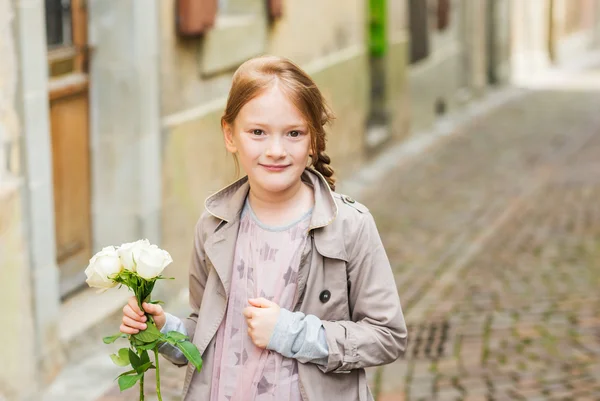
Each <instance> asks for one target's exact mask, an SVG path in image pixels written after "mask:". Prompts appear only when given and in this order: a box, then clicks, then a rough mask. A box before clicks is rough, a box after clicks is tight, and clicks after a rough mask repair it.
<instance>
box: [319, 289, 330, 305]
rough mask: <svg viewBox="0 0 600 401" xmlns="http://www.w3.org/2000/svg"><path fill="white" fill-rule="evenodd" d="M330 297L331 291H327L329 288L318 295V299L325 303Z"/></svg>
mask: <svg viewBox="0 0 600 401" xmlns="http://www.w3.org/2000/svg"><path fill="white" fill-rule="evenodd" d="M330 298H331V292H329V290H325V291H323V292H322V293H321V295H319V299H320V300H321V302H323V303H326V302H327V301H329V299H330Z"/></svg>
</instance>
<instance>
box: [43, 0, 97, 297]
mask: <svg viewBox="0 0 600 401" xmlns="http://www.w3.org/2000/svg"><path fill="white" fill-rule="evenodd" d="M45 17H46V44H47V54H48V79H49V81H48V82H49V84H48V100H49V106H50V134H51V142H52V167H53V189H54V219H55V230H56V255H57V261H56V262H57V265H58V267H59V277H60V294H61V297H63V298H64V297H65V296H67V295H68V294H70V293H72V292H73V291H75V290H77V289H79V288H80V287H81V286H82V285H83V284H84V283H85V274H84V269H85V267H86V265H87V263H88V260H89V258H90V256H91V207H90V150H89V84H90V83H89V75H88V63H89V47H88V41H87V9H86V2H85V0H45Z"/></svg>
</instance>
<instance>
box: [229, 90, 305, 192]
mask: <svg viewBox="0 0 600 401" xmlns="http://www.w3.org/2000/svg"><path fill="white" fill-rule="evenodd" d="M223 131H224V135H225V145H226V147H227V150H228V151H229V152H231V153H234V154H235V153H237V155H238V158H239V161H240V164H241V165H242V167H243V169H244V171H245V172H246V174H248V178H249V180H250V185H252V186H255V188H256V187H258V188H260V189H261V190H262V191H265V192H270V193H274V194H275V193H281V192H283V191H286V190H287V189H290V188H291V187H293V186H294V185H299V184H300V176H301V175H302V172H303V171H304V168H305V167H306V166H307V163H308V158H309V153H310V134H309V132H308V126H307V124H306V121H305V119H304V117H303V116H302V114H301V113H300V111H298V109H297V108H296V106H294V104H293V103H291V102H290V100H289V99H288V98H287V96H286V95H285V94H284V93H283V92H282V91H281V90H280V89H279V88H278V87H277V85H275V86H273V87H272V88H269V89H267V90H266V91H264V92H263V93H261V94H260V95H258V96H257V97H255V98H254V99H252V100H250V101H249V102H248V103H246V104H245V105H244V106H243V107H242V109H241V110H240V112H239V113H238V115H237V118H236V119H235V121H234V124H233V126H231V125H229V124H225V125H224V127H223Z"/></svg>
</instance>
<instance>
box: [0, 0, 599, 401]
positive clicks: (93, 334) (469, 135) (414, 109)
mask: <svg viewBox="0 0 600 401" xmlns="http://www.w3.org/2000/svg"><path fill="white" fill-rule="evenodd" d="M599 49H600V0H219V1H217V0H118V1H117V0H45V1H41V0H0V303H1V305H2V307H1V309H2V316H1V318H0V322H1V334H0V338H1V339H2V341H1V343H2V347H0V362H1V363H0V400H2V401H5V400H11V401H12V400H45V401H50V400H52V401H53V400H61V401H64V400H77V401H87V400H89V401H111V400H112V401H116V400H131V399H137V398H136V396H137V393H136V390H135V389H134V390H129V391H128V392H124V393H119V391H118V387H117V384H116V382H114V381H113V379H114V378H115V377H116V376H117V375H118V374H119V373H121V369H119V368H117V367H114V366H113V365H112V362H111V361H110V359H109V357H108V354H109V352H110V351H112V348H111V346H106V345H104V344H103V343H102V341H101V338H102V337H103V336H105V335H110V334H114V333H115V332H117V331H118V325H119V317H120V311H121V308H122V306H123V304H124V303H125V302H126V299H127V297H128V296H129V294H128V293H127V292H126V291H125V290H124V289H123V290H111V291H108V292H106V293H104V294H101V295H98V294H96V293H95V291H93V290H90V289H88V288H86V285H85V282H84V280H85V275H84V274H83V270H84V268H85V267H86V265H87V263H88V259H89V258H90V257H91V255H92V254H94V253H95V252H97V251H98V250H100V249H101V248H102V247H103V246H107V245H113V244H114V245H118V244H121V243H123V242H130V241H134V240H137V239H139V238H148V239H150V241H151V242H154V243H157V244H159V245H160V246H161V247H162V248H164V249H167V250H168V251H169V252H170V253H171V255H172V256H173V259H174V261H175V262H174V263H173V265H172V266H171V267H169V272H168V275H170V276H173V277H175V278H176V280H174V281H168V282H161V283H160V284H159V285H158V286H157V287H158V288H157V290H156V291H155V293H156V297H157V298H160V299H162V300H164V301H166V303H167V306H166V309H167V310H169V311H171V312H173V313H180V314H182V315H183V314H185V313H187V269H188V262H189V260H190V254H191V250H192V240H193V230H194V225H195V223H196V220H197V219H198V217H199V216H200V214H201V213H202V210H203V202H204V199H205V198H206V197H207V196H208V195H210V194H211V193H213V192H214V191H216V190H218V189H220V188H222V187H224V186H225V185H227V184H228V183H229V182H231V181H232V180H233V178H234V163H233V160H232V159H231V157H228V155H227V154H226V151H225V149H224V146H223V142H222V139H221V134H220V117H221V114H222V111H223V108H224V105H225V100H226V96H227V92H228V89H229V85H230V82H231V77H232V74H233V71H235V69H236V68H237V66H239V65H240V64H241V63H242V62H243V61H245V60H247V59H248V58H250V57H253V56H257V55H260V54H265V53H270V54H276V55H281V56H285V57H289V58H290V59H292V60H293V61H295V62H296V63H298V64H299V65H300V66H302V67H303V68H304V69H305V70H306V71H307V72H309V73H310V74H311V76H312V77H313V78H314V79H315V80H316V82H317V83H318V85H319V87H320V88H321V90H322V91H323V92H324V94H325V96H326V97H327V99H328V100H329V102H330V104H331V106H332V108H333V110H334V111H335V113H336V115H337V120H336V121H335V124H334V125H333V127H332V128H331V130H330V135H329V142H328V153H329V154H330V156H331V158H332V166H333V168H334V169H335V171H336V173H337V177H338V179H339V185H338V190H339V191H340V192H343V193H345V194H348V195H351V196H353V197H356V198H358V199H359V200H360V201H361V202H362V203H365V204H366V205H367V206H368V207H369V208H371V211H372V213H373V215H374V216H375V218H376V220H377V224H378V226H379V228H380V230H381V235H382V237H383V240H384V242H385V245H386V249H387V251H388V254H389V257H390V260H391V262H392V266H393V268H394V273H395V275H396V282H397V285H398V290H399V293H400V298H401V300H402V302H403V308H404V311H405V314H406V320H407V323H408V325H409V328H410V331H409V349H408V352H407V353H406V355H405V356H404V357H403V358H402V359H400V360H399V361H398V362H396V363H394V364H391V365H388V366H385V367H380V368H376V369H370V370H369V376H370V380H371V386H372V391H373V393H374V396H375V398H376V399H377V400H378V401H384V400H387V401H392V400H395V401H400V400H534V399H535V400H545V399H549V400H550V399H552V400H554V399H557V400H558V399H561V400H563V399H569V400H575V399H576V400H600V297H599V296H598V290H599V289H600V264H599V261H600V115H599V111H600V54H599V53H598V50H599ZM115 345H116V347H117V348H118V347H119V346H120V345H121V344H115ZM162 366H163V367H165V368H164V371H163V394H164V397H165V399H168V400H178V399H180V398H179V393H180V391H181V388H182V382H183V375H184V370H183V369H178V368H175V367H167V363H163V365H162ZM148 383H150V384H151V383H152V380H150V379H147V385H148V390H147V391H148V392H150V393H151V392H152V389H151V388H150V387H152V386H151V385H149V384H148ZM150 399H153V398H150Z"/></svg>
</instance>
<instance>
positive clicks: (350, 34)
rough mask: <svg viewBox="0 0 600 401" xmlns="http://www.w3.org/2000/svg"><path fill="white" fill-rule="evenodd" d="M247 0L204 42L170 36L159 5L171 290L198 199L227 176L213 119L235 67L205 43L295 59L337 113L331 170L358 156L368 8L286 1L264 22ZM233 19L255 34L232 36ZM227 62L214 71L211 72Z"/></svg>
mask: <svg viewBox="0 0 600 401" xmlns="http://www.w3.org/2000/svg"><path fill="white" fill-rule="evenodd" d="M252 2H255V3H256V4H257V5H258V6H257V7H254V8H253V7H249V11H248V12H247V14H246V15H242V16H241V17H239V16H237V17H231V16H230V15H227V14H225V13H221V14H219V15H218V18H217V23H216V26H215V28H214V29H213V31H211V32H209V33H208V34H207V35H206V37H205V38H204V39H203V40H201V39H187V40H182V39H179V38H177V36H176V35H175V29H174V18H173V9H174V7H173V1H172V0H169V1H163V2H161V3H160V4H161V5H160V7H161V10H160V21H161V43H160V46H161V105H162V112H161V114H162V116H163V121H162V130H163V211H164V212H163V217H162V226H163V245H164V246H165V248H166V249H169V252H171V253H172V254H173V257H174V260H175V261H176V263H175V265H176V266H177V268H176V269H174V270H173V274H175V275H176V277H177V278H178V280H177V281H176V283H177V286H179V287H181V286H182V285H186V284H187V268H188V262H189V255H190V252H191V244H192V238H193V228H194V223H195V222H196V220H197V219H198V217H199V216H200V214H201V213H202V211H203V208H204V200H205V198H206V197H207V196H208V195H210V194H211V193H213V192H215V191H216V190H218V189H220V188H222V187H223V186H225V185H227V184H228V183H229V182H231V181H232V179H233V175H234V164H233V160H232V158H231V156H229V155H228V154H227V153H226V151H225V148H224V146H223V141H222V137H221V132H220V123H219V120H220V117H221V114H222V111H223V108H224V106H225V99H226V96H227V92H228V90H229V85H230V81H231V75H232V73H233V71H234V70H235V68H236V66H237V65H238V64H239V63H238V64H235V62H234V60H235V57H233V55H231V54H224V53H223V52H214V51H213V49H219V48H221V49H228V50H229V51H231V52H238V53H240V54H248V55H251V53H248V49H254V50H253V51H254V52H256V54H263V53H269V54H276V55H281V56H284V57H288V58H290V59H292V60H293V61H294V62H296V63H298V64H300V65H301V66H302V67H303V68H305V69H306V70H307V72H308V73H309V74H311V76H312V77H313V78H314V79H315V81H316V82H317V84H318V85H319V87H320V89H321V90H322V91H323V93H324V95H325V97H326V98H327V99H328V101H329V102H330V104H331V107H332V108H333V110H334V112H335V114H336V116H337V119H336V121H335V122H334V125H333V126H332V127H331V129H330V135H329V140H328V145H327V151H328V153H329V154H330V156H331V158H332V166H333V168H334V169H335V170H336V172H337V173H338V175H339V176H344V175H345V174H348V173H349V172H350V171H352V170H353V169H355V168H356V167H357V166H358V165H359V164H360V163H361V162H362V160H363V153H364V152H363V135H364V131H365V130H364V128H365V123H366V117H367V111H368V107H369V105H368V102H369V97H368V96H369V71H368V57H367V54H366V49H365V46H364V42H365V34H366V32H365V30H366V21H365V18H366V14H365V13H366V11H367V10H366V4H365V3H364V2H363V1H360V0H329V1H327V2H324V1H320V0H288V1H284V17H283V18H282V19H281V20H279V21H277V22H276V23H275V24H274V25H273V26H269V25H268V23H267V20H266V17H265V10H264V7H263V5H264V3H265V2H263V1H258V0H252ZM236 24H237V25H236ZM244 24H246V25H244ZM238 25H239V26H247V27H251V28H252V30H253V32H255V34H254V35H248V34H247V32H244V31H243V30H242V31H241V32H242V34H240V33H239V32H236V30H235V29H236V28H235V26H238ZM227 27H229V28H227ZM232 27H234V28H232ZM263 30H264V32H263ZM236 35H237V36H236ZM238 39H239V40H238ZM242 45H243V46H242ZM237 47H239V48H237ZM242 47H243V48H242ZM244 52H246V53H244ZM241 61H243V60H240V62H241ZM228 64H230V65H231V66H230V67H229V68H226V69H225V70H223V71H221V72H219V71H218V70H215V68H214V66H219V65H228ZM207 69H209V70H211V71H212V72H211V73H210V74H208V75H207V74H205V73H204V72H203V71H205V70H207ZM177 262H179V263H177Z"/></svg>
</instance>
